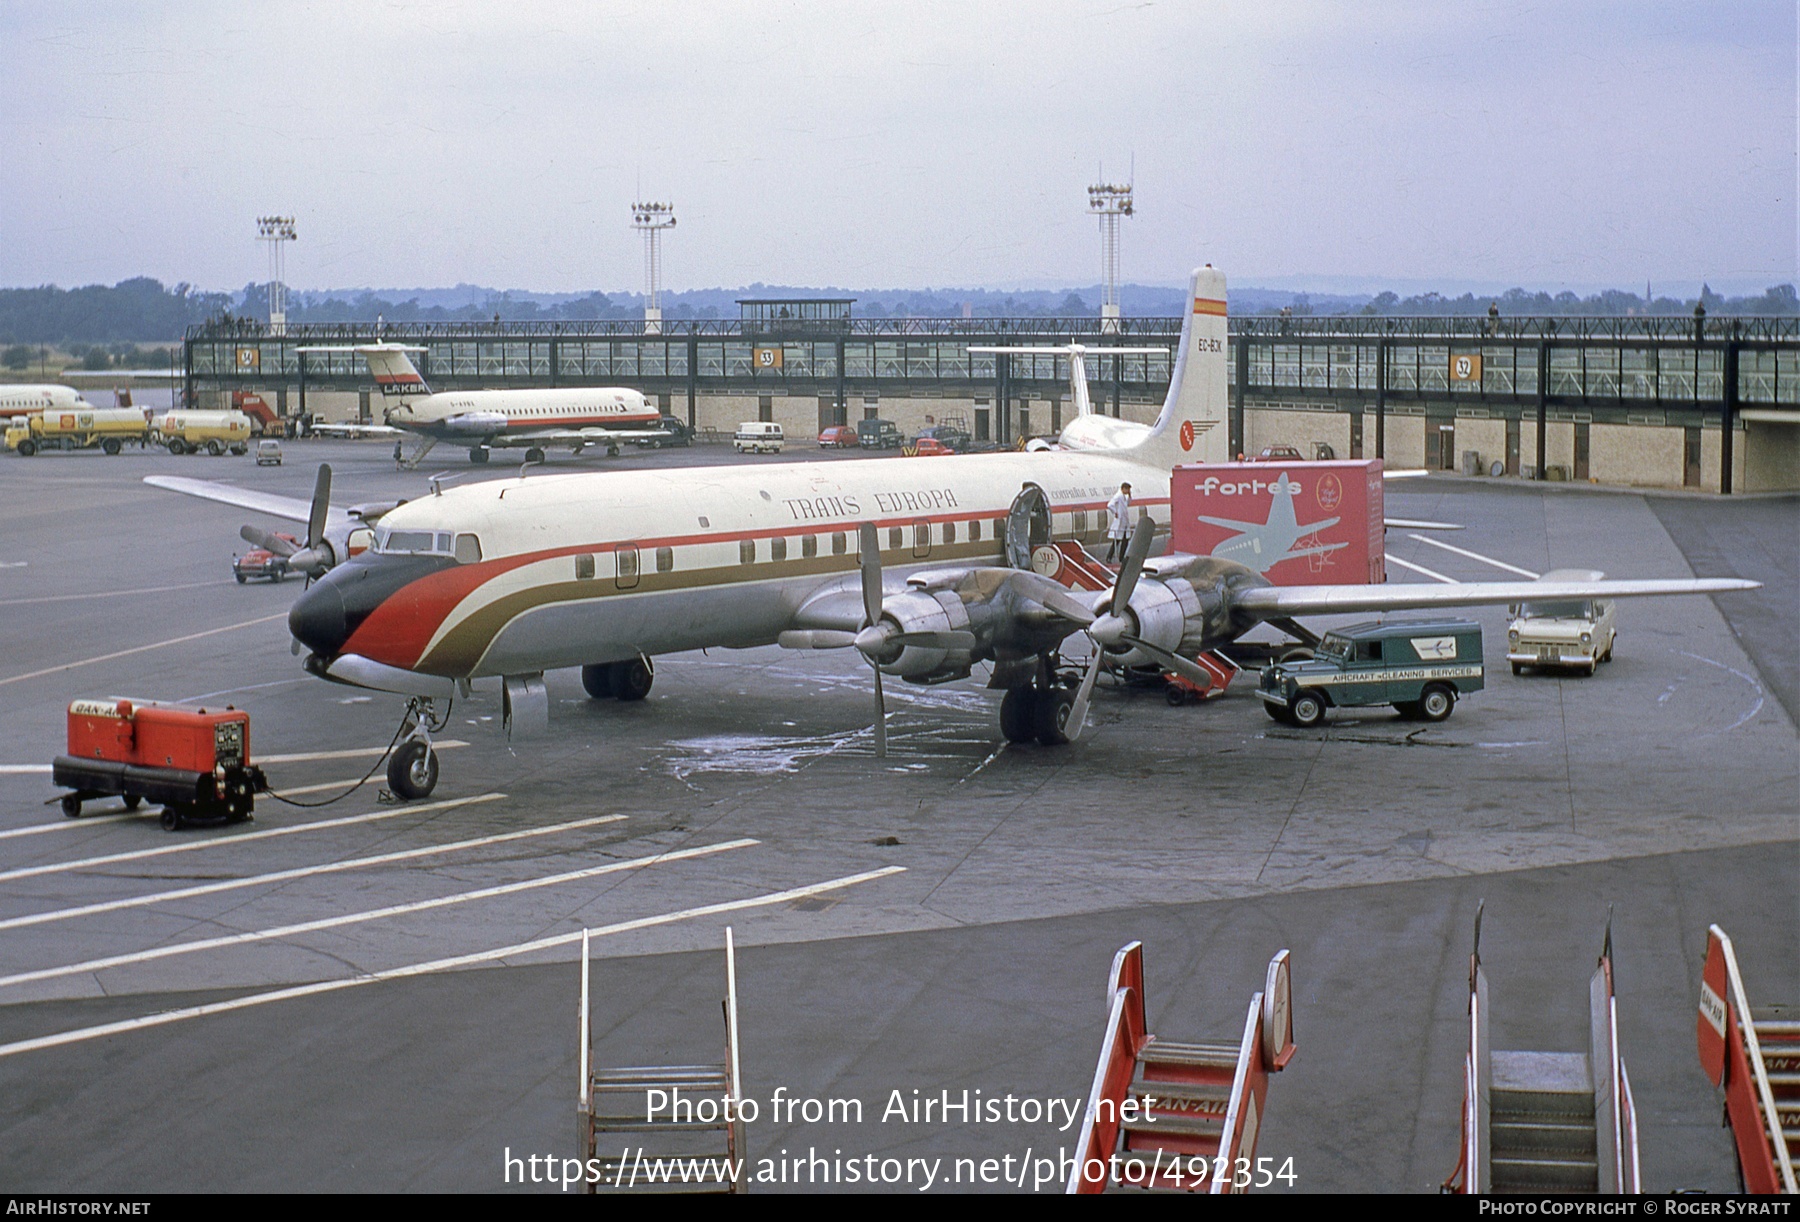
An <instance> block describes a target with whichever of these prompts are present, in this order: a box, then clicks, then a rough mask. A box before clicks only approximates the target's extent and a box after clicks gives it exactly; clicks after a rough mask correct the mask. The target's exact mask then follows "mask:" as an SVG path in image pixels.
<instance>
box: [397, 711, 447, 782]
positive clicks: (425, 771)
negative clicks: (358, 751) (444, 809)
mask: <svg viewBox="0 0 1800 1222" xmlns="http://www.w3.org/2000/svg"><path fill="white" fill-rule="evenodd" d="M434 721H435V719H434V717H433V710H432V707H431V701H430V699H429V698H426V697H423V696H415V697H414V698H413V699H411V700H408V701H407V702H406V720H405V721H404V722H402V723H401V724H402V734H403V735H404V741H402V742H401V744H400V745H399V746H398V747H396V748H394V754H393V755H392V756H391V757H389V759H388V769H387V777H388V789H389V790H390V791H391V792H392V793H393V794H394V796H395V797H398V798H405V799H407V800H408V801H412V800H413V799H416V798H428V797H430V796H431V791H432V790H434V789H436V788H437V782H438V757H437V752H436V751H435V750H433V749H432V746H431V731H432V730H433V728H436V729H440V730H441V729H443V725H444V723H443V722H441V721H438V722H436V723H435V727H434Z"/></svg>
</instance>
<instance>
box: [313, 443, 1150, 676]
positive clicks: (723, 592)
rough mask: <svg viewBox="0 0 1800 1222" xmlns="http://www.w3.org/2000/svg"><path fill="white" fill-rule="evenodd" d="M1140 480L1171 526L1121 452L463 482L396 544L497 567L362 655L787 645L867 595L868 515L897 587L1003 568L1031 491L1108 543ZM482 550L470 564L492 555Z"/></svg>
mask: <svg viewBox="0 0 1800 1222" xmlns="http://www.w3.org/2000/svg"><path fill="white" fill-rule="evenodd" d="M1127 480H1128V481H1130V482H1131V483H1132V484H1133V486H1134V489H1136V493H1135V495H1134V499H1133V502H1132V503H1133V506H1134V508H1142V509H1144V510H1147V511H1149V512H1150V513H1151V514H1152V516H1153V517H1154V518H1158V519H1160V520H1161V521H1162V522H1164V523H1166V522H1167V520H1168V497H1169V472H1168V470H1166V469H1160V470H1159V469H1158V468H1156V467H1154V466H1150V465H1147V464H1145V463H1142V462H1138V461H1133V459H1132V458H1130V457H1127V456H1124V455H1120V454H1117V453H1105V454H1101V453H1080V452H1072V451H1045V452H1040V453H1030V454H1024V453H1004V454H992V455H971V456H956V457H944V458H910V459H906V458H870V459H851V460H846V461H840V462H809V463H779V464H770V465H767V466H758V467H753V468H746V467H743V466H730V467H698V468H695V467H688V468H676V469H666V470H651V471H616V472H606V473H599V474H581V475H555V476H545V475H540V476H536V477H532V478H528V479H523V480H494V481H488V482H484V483H480V484H474V485H465V486H462V487H458V488H447V489H445V490H444V491H443V493H442V494H441V495H439V496H429V497H423V498H420V499H419V500H415V501H412V502H409V503H407V504H405V505H402V506H400V507H399V508H398V509H395V510H393V511H392V512H391V513H389V514H388V515H387V516H386V517H385V518H383V519H382V521H381V524H380V528H379V530H378V532H377V537H378V539H379V540H381V541H382V542H381V543H379V544H378V549H377V550H378V551H381V550H382V549H383V548H385V549H386V552H387V553H390V554H391V553H393V552H397V551H400V550H402V549H407V550H412V549H432V550H435V552H436V553H437V554H439V555H452V554H454V553H455V549H456V540H457V538H458V537H459V536H469V535H472V536H474V538H475V540H477V541H478V544H477V546H478V548H479V555H480V557H481V559H480V562H479V563H477V564H474V565H472V566H471V565H467V564H463V565H457V566H455V567H454V568H452V569H449V570H447V571H446V572H445V573H444V574H442V575H436V576H433V577H431V578H427V579H425V580H424V581H421V582H420V583H418V586H419V589H418V591H417V592H416V593H415V594H414V595H413V596H412V597H410V598H409V599H408V600H407V604H408V615H409V616H410V617H411V618H410V620H409V621H407V622H406V623H404V624H402V623H400V622H398V620H397V617H391V618H395V620H396V622H394V623H393V624H391V625H389V624H386V623H385V621H384V623H383V624H381V625H377V627H378V628H380V629H381V631H377V632H373V633H370V634H368V635H367V637H366V638H365V639H363V640H359V639H358V636H361V635H363V634H361V633H359V634H358V636H353V637H352V638H351V639H350V641H349V642H348V643H347V645H346V650H347V651H349V652H360V653H363V654H365V655H366V656H372V657H374V658H375V660H377V661H380V662H382V663H384V664H386V665H392V666H399V667H402V668H405V669H418V670H422V671H425V672H427V673H432V674H439V675H445V676H451V677H474V676H481V675H497V674H513V673H519V672H521V671H538V670H544V669H549V668H553V667H561V666H576V665H583V664H588V663H593V662H602V661H608V660H613V659H618V658H629V657H634V656H637V655H638V654H646V655H655V654H660V653H669V652H674V651H678V650H687V649H698V648H703V647H706V646H716V645H725V646H734V647H745V646H752V645H761V644H767V643H770V642H772V641H774V640H775V639H776V637H777V636H778V635H779V634H780V633H781V632H783V631H784V630H786V629H788V628H790V627H792V626H793V625H794V622H795V615H796V612H797V611H799V610H800V608H801V606H802V605H803V604H807V605H813V604H814V603H816V602H817V600H819V599H820V598H822V597H825V596H829V595H830V594H831V593H833V591H834V589H836V588H839V587H841V588H842V589H843V590H846V591H847V590H849V589H851V588H852V587H853V586H854V584H855V582H856V572H857V564H858V557H857V531H858V528H859V526H860V524H862V523H864V522H870V523H873V524H874V525H875V526H876V528H877V531H878V533H879V542H880V547H881V559H882V563H883V565H884V568H885V569H886V570H887V571H888V572H891V573H895V574H896V575H899V574H903V573H905V572H906V571H908V570H917V569H920V568H938V567H966V566H971V565H999V564H1003V563H1004V560H1003V559H1002V549H1003V540H1004V530H1005V526H1004V523H1005V519H1006V516H1007V512H1008V510H1009V509H1010V508H1011V506H1012V504H1013V501H1014V499H1015V498H1016V497H1017V496H1018V495H1019V493H1020V491H1021V490H1022V489H1023V488H1024V487H1025V486H1026V485H1027V484H1028V483H1031V484H1036V485H1037V486H1038V487H1040V488H1041V489H1042V490H1043V492H1044V494H1045V497H1046V499H1047V500H1048V502H1049V505H1050V508H1051V511H1052V514H1053V520H1054V527H1053V528H1054V533H1055V534H1056V536H1057V537H1059V538H1071V537H1077V538H1080V537H1085V538H1090V539H1098V538H1100V536H1101V534H1102V532H1103V531H1104V527H1105V514H1104V508H1105V505H1106V502H1107V499H1108V498H1109V497H1110V496H1111V495H1112V494H1113V493H1114V492H1115V491H1117V489H1118V486H1119V484H1120V483H1121V482H1123V481H1127ZM463 546H464V558H465V559H467V558H468V557H469V556H471V555H472V554H473V550H472V549H471V548H470V547H469V545H468V544H467V542H466V541H465V543H464V545H463ZM383 558H384V556H382V555H377V556H375V557H372V558H370V560H371V562H373V563H379V562H380V561H381V560H382V559H383ZM458 570H466V572H459V571H458ZM439 587H441V589H440V588H439ZM857 614H860V613H857ZM372 620H373V617H372Z"/></svg>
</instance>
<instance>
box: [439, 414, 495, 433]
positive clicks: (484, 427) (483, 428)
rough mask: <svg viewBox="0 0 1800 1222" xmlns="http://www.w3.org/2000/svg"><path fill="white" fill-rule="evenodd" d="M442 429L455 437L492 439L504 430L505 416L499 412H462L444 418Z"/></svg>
mask: <svg viewBox="0 0 1800 1222" xmlns="http://www.w3.org/2000/svg"><path fill="white" fill-rule="evenodd" d="M444 429H445V431H446V432H449V433H451V434H452V435H454V436H457V437H492V436H493V435H494V434H495V433H500V432H504V431H505V430H506V416H505V415H504V414H502V413H500V412H462V413H460V414H458V415H455V416H448V417H445V419H444Z"/></svg>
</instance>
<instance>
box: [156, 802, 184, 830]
mask: <svg viewBox="0 0 1800 1222" xmlns="http://www.w3.org/2000/svg"><path fill="white" fill-rule="evenodd" d="M157 822H158V823H160V824H162V830H163V831H165V832H172V831H175V830H176V829H177V828H179V827H180V826H181V811H180V809H179V808H177V807H174V806H165V807H163V812H162V815H161V816H160V817H158V819H157Z"/></svg>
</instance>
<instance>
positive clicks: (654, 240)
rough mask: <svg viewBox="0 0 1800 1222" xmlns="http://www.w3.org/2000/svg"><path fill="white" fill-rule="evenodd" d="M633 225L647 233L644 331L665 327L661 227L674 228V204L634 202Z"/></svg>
mask: <svg viewBox="0 0 1800 1222" xmlns="http://www.w3.org/2000/svg"><path fill="white" fill-rule="evenodd" d="M631 227H632V228H633V229H635V230H637V231H638V232H639V233H641V234H643V235H644V334H646V335H657V334H659V333H661V331H662V231H663V230H665V229H673V228H675V205H674V204H660V203H650V204H633V205H631Z"/></svg>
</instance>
